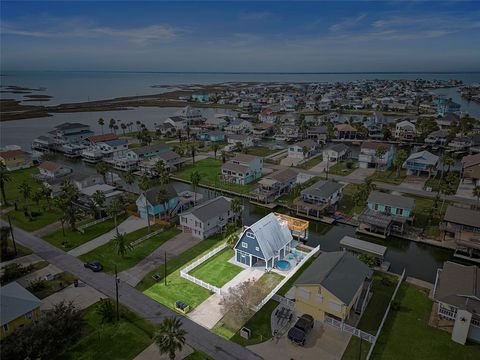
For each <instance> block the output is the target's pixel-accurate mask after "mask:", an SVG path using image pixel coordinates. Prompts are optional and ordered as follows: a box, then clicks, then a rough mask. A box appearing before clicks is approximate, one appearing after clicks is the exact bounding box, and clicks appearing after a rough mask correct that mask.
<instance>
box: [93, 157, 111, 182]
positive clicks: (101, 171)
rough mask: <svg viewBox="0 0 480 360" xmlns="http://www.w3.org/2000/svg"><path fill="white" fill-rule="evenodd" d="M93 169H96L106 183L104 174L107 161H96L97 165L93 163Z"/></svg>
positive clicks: (106, 169)
mask: <svg viewBox="0 0 480 360" xmlns="http://www.w3.org/2000/svg"><path fill="white" fill-rule="evenodd" d="M95 170H96V171H97V173H99V174H100V175H102V177H103V181H104V182H105V183H106V182H107V178H106V174H107V171H108V165H107V163H106V162H105V161H100V162H99V163H97V165H95Z"/></svg>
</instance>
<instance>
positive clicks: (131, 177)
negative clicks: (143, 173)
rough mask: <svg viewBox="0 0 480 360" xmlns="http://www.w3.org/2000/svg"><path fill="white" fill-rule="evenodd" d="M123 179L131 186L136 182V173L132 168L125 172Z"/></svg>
mask: <svg viewBox="0 0 480 360" xmlns="http://www.w3.org/2000/svg"><path fill="white" fill-rule="evenodd" d="M123 180H125V182H126V183H127V184H128V186H129V187H130V188H131V187H132V184H133V183H134V182H135V175H134V174H133V171H132V170H128V171H127V172H126V173H125V174H123Z"/></svg>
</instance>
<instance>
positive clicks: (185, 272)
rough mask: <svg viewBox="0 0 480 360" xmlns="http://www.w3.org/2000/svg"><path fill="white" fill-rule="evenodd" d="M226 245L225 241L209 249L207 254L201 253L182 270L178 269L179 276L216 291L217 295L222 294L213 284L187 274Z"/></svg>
mask: <svg viewBox="0 0 480 360" xmlns="http://www.w3.org/2000/svg"><path fill="white" fill-rule="evenodd" d="M227 246H228V244H227V243H223V244H222V245H220V246H219V247H217V248H215V249H213V250H212V251H210V252H209V253H208V254H205V255H203V256H202V257H201V258H200V259H197V260H195V261H194V262H193V263H191V264H190V265H188V266H187V267H185V268H183V269H182V270H180V276H181V277H182V278H184V279H187V280H188V281H191V282H193V283H195V284H197V285H199V286H201V287H203V288H205V289H208V290H210V291H212V292H214V293H217V294H219V295H222V290H221V289H220V288H218V287H216V286H213V285H211V284H209V283H207V282H205V281H202V280H200V279H197V278H196V277H195V276H192V275H190V274H189V272H190V271H192V270H193V269H195V268H196V267H197V266H199V265H200V264H202V263H204V262H205V261H207V260H208V259H210V258H211V257H212V256H215V255H216V254H218V253H219V252H220V251H222V250H223V249H225V248H226V247H227Z"/></svg>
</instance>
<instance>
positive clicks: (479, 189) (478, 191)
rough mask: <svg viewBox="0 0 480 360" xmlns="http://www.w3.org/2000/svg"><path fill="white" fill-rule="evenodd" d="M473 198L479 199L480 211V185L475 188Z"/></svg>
mask: <svg viewBox="0 0 480 360" xmlns="http://www.w3.org/2000/svg"><path fill="white" fill-rule="evenodd" d="M473 196H475V197H476V198H477V209H480V207H479V205H480V185H477V186H475V187H474V188H473Z"/></svg>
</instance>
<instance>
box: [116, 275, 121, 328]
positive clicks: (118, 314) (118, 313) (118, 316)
mask: <svg viewBox="0 0 480 360" xmlns="http://www.w3.org/2000/svg"><path fill="white" fill-rule="evenodd" d="M115 297H116V303H117V304H116V305H117V322H118V321H119V320H120V312H119V309H118V274H117V265H115Z"/></svg>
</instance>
